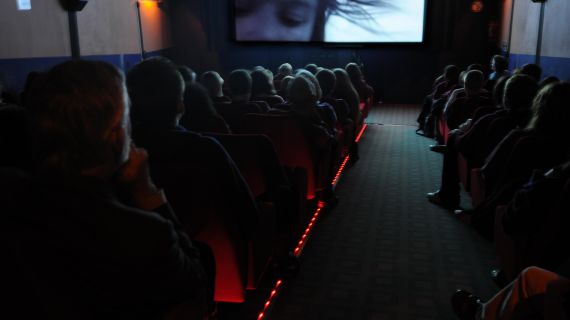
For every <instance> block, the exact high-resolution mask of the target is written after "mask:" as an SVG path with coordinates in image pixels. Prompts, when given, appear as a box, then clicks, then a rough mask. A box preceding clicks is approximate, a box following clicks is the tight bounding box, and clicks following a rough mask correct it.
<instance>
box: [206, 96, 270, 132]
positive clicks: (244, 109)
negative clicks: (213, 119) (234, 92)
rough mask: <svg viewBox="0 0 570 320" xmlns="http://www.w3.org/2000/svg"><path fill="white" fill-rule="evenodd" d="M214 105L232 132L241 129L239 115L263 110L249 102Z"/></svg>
mask: <svg viewBox="0 0 570 320" xmlns="http://www.w3.org/2000/svg"><path fill="white" fill-rule="evenodd" d="M215 107H216V110H218V113H219V114H220V115H221V116H222V118H224V120H225V121H226V123H227V124H228V126H229V127H230V129H231V130H232V132H240V131H241V117H242V116H243V115H244V114H247V113H260V112H262V111H263V110H262V109H261V108H260V107H259V106H258V105H257V104H255V103H251V102H234V103H216V104H215Z"/></svg>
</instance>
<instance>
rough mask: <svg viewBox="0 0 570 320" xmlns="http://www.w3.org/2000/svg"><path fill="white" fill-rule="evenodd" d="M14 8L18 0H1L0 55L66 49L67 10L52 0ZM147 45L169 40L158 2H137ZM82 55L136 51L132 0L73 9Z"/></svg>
mask: <svg viewBox="0 0 570 320" xmlns="http://www.w3.org/2000/svg"><path fill="white" fill-rule="evenodd" d="M31 2H32V10H29V11H18V10H17V6H16V3H17V0H1V1H0V39H2V42H3V43H2V46H0V59H9V58H33V57H61V56H69V55H71V49H70V44H69V26H68V18H67V12H66V11H64V10H63V9H62V8H61V7H60V5H59V3H58V1H56V0H31ZM140 9H141V20H142V26H143V34H144V44H145V50H146V51H155V50H160V49H164V48H167V47H169V46H170V39H169V31H168V30H169V28H168V19H167V16H166V13H165V10H164V9H162V8H160V7H159V6H158V4H156V3H153V2H146V3H142V4H141V8H140ZM77 23H78V29H79V42H80V48H81V54H82V55H85V56H87V55H107V54H128V53H139V52H140V41H139V31H138V21H137V16H136V1H135V0H96V1H89V2H88V4H87V6H86V7H85V8H84V9H83V11H80V12H78V13H77Z"/></svg>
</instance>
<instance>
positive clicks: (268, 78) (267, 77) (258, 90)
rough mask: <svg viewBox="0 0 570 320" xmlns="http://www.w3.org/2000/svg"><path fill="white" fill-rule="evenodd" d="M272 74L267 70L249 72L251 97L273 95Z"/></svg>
mask: <svg viewBox="0 0 570 320" xmlns="http://www.w3.org/2000/svg"><path fill="white" fill-rule="evenodd" d="M275 93H276V92H275V87H274V86H273V74H272V73H271V72H270V71H269V70H254V71H252V72H251V96H252V97H255V96H260V95H274V94H275Z"/></svg>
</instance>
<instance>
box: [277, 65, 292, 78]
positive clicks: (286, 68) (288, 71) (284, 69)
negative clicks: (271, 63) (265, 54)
mask: <svg viewBox="0 0 570 320" xmlns="http://www.w3.org/2000/svg"><path fill="white" fill-rule="evenodd" d="M277 72H278V73H279V74H281V75H284V76H290V75H292V74H293V66H292V65H291V64H290V63H284V64H282V65H280V66H279V68H278V69H277Z"/></svg>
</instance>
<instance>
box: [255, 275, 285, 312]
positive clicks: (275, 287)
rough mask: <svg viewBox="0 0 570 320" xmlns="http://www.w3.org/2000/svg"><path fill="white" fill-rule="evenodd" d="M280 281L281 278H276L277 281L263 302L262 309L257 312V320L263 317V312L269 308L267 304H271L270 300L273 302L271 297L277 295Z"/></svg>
mask: <svg viewBox="0 0 570 320" xmlns="http://www.w3.org/2000/svg"><path fill="white" fill-rule="evenodd" d="M282 283H283V281H282V280H277V282H275V286H274V287H273V290H271V294H270V295H269V298H267V301H265V304H264V305H263V310H262V311H261V312H260V313H259V315H257V320H261V319H263V317H265V312H267V309H269V306H271V302H273V298H275V296H276V295H277V290H279V287H280V286H281V284H282Z"/></svg>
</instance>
